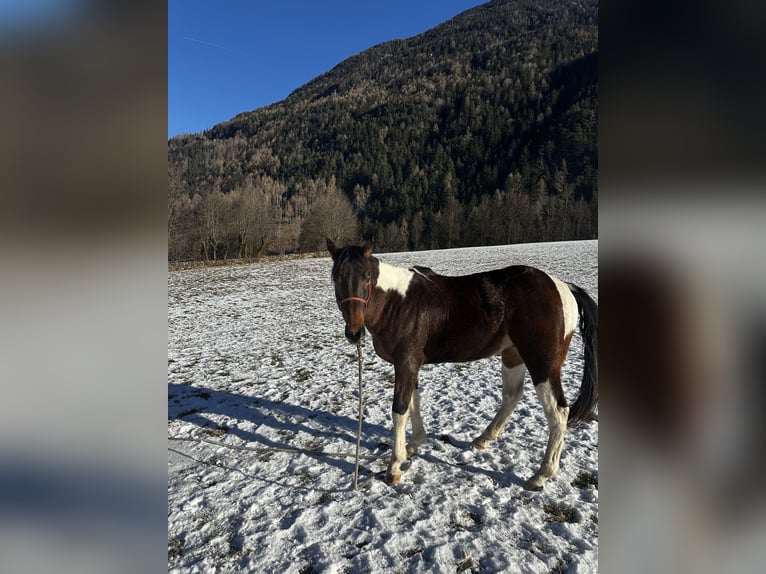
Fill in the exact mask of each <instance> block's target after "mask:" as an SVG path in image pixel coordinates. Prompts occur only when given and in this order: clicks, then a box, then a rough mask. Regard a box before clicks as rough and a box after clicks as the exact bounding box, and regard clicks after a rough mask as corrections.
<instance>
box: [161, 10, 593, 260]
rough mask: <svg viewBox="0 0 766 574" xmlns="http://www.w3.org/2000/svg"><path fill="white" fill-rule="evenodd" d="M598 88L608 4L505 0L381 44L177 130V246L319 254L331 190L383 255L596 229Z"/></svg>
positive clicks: (173, 238) (172, 226)
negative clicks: (235, 111) (249, 208)
mask: <svg viewBox="0 0 766 574" xmlns="http://www.w3.org/2000/svg"><path fill="white" fill-rule="evenodd" d="M597 88H598V3H597V1H596V0H575V1H566V0H534V1H532V0H493V1H492V2H489V3H487V4H484V5H481V6H478V7H476V8H473V9H471V10H468V11H466V12H463V13H462V14H459V15H458V16H456V17H455V18H453V19H451V20H449V21H447V22H445V23H443V24H441V25H439V26H437V27H435V28H433V29H431V30H428V31H427V32H425V33H423V34H420V35H418V36H415V37H412V38H408V39H405V40H395V41H392V42H386V43H383V44H380V45H377V46H374V47H372V48H370V49H369V50H365V51H364V52H361V53H359V54H357V55H355V56H353V57H351V58H348V59H347V60H344V61H343V62H341V63H340V64H338V65H337V66H336V67H335V68H333V69H332V70H330V71H329V72H327V73H325V74H323V75H321V76H319V77H317V78H315V79H314V80H312V81H310V82H309V83H307V84H306V85H304V86H302V87H301V88H299V89H297V90H295V91H294V92H293V93H292V94H290V95H289V96H288V97H287V98H286V99H284V100H283V101H281V102H278V103H275V104H272V105H270V106H266V107H264V108H260V109H256V110H254V111H251V112H245V113H241V114H239V115H237V116H235V117H234V118H232V119H230V120H228V121H226V122H223V123H221V124H218V125H216V126H214V127H213V128H212V129H210V130H207V131H205V132H203V133H201V134H193V135H182V136H178V137H175V138H172V139H171V140H169V142H168V159H169V165H168V169H169V177H170V181H169V185H170V188H169V201H170V213H169V241H170V256H171V257H174V258H195V257H206V258H214V257H221V256H226V255H227V254H228V255H233V254H234V252H235V251H236V252H238V254H239V255H243V254H244V255H247V254H248V249H250V251H251V252H252V251H253V247H255V248H258V247H260V250H261V251H264V250H265V251H281V252H284V251H298V250H301V249H306V250H313V249H316V248H317V247H318V245H319V243H318V240H319V237H318V235H321V231H324V232H325V233H328V232H332V230H333V229H336V227H332V226H330V227H328V224H327V223H326V221H325V219H326V218H327V217H328V216H327V215H324V216H321V217H320V216H319V215H317V214H318V213H320V212H321V213H326V212H327V211H328V210H327V209H324V210H323V209H322V207H323V206H325V207H326V205H325V204H328V202H329V201H330V200H329V199H328V198H332V202H335V203H332V202H330V204H332V205H339V204H338V202H340V203H341V204H342V203H344V202H345V203H348V204H350V207H351V209H350V210H346V211H348V212H349V213H351V214H352V216H353V218H355V221H354V222H353V223H354V224H355V225H358V233H357V236H358V235H359V234H363V235H374V236H375V238H376V241H377V243H378V246H379V247H380V248H382V249H421V248H439V247H455V246H461V245H476V244H488V243H510V242H520V241H539V240H554V239H581V238H592V237H595V235H596V232H597V231H596V226H597V224H596V204H597V193H598V192H597V174H598V156H597V119H598V89H597ZM248 197H249V198H250V202H251V203H252V202H254V203H256V204H258V205H259V206H260V207H259V208H258V209H255V212H254V213H253V214H251V217H250V218H249V219H250V220H251V221H250V223H245V222H243V221H240V222H239V223H238V224H237V223H236V222H233V219H235V218H239V219H242V218H243V217H244V216H243V213H242V212H243V211H246V210H245V209H244V208H243V205H245V203H247V201H246V198H248ZM341 211H343V210H341ZM346 211H343V212H344V213H346ZM211 212H215V213H218V215H217V218H218V221H217V222H216V223H215V224H214V225H211V224H210V218H211V215H210V213H211ZM335 212H339V211H338V209H335ZM253 220H258V221H257V222H254V221H253ZM206 221H207V223H206ZM317 226H318V230H319V231H317V230H316V229H315V227H317ZM211 227H212V228H215V229H213V231H214V235H215V236H216V237H215V238H212V239H211V229H210V228H211ZM352 227H353V226H352ZM309 229H312V230H314V235H311V234H310V233H309ZM338 229H340V228H338ZM345 229H347V228H345ZM243 231H245V233H244V237H243ZM317 234H318V235H317ZM347 235H354V234H353V233H347ZM243 246H244V250H243Z"/></svg>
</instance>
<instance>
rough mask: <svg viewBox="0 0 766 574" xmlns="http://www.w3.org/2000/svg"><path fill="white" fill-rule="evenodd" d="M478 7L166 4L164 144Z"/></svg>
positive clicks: (416, 0)
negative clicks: (366, 52)
mask: <svg viewBox="0 0 766 574" xmlns="http://www.w3.org/2000/svg"><path fill="white" fill-rule="evenodd" d="M485 1H486V0H377V1H370V0H324V1H322V0H278V1H274V0H270V1H259V0H219V1H214V0H168V137H172V136H174V135H177V134H180V133H189V132H199V131H202V130H205V129H208V128H211V127H212V126H214V125H215V124H217V123H219V122H222V121H224V120H227V119H229V118H231V117H232V116H234V115H236V114H238V113H240V112H244V111H249V110H253V109H256V108H259V107H262V106H265V105H268V104H270V103H273V102H276V101H279V100H281V99H283V98H285V97H287V96H288V95H289V94H290V92H292V91H293V90H294V89H296V88H298V87H300V86H302V85H303V84H305V83H306V82H308V81H309V80H311V79H312V78H314V77H316V76H318V75H320V74H322V73H324V72H326V71H328V70H330V69H331V68H333V67H334V66H335V65H336V64H338V63H339V62H341V61H343V60H344V59H346V58H348V57H349V56H352V55H354V54H357V53H359V52H361V51H362V50H365V49H367V48H369V47H371V46H374V45H375V44H379V43H381V42H385V41H388V40H393V39H396V38H408V37H410V36H414V35H416V34H419V33H421V32H424V31H425V30H428V29H429V28H433V27H434V26H436V25H438V24H440V23H441V22H444V21H446V20H449V19H450V18H452V17H453V16H455V15H457V14H459V13H460V12H463V11H464V10H467V9H469V8H472V7H474V6H478V5H479V4H483V3H484V2H485Z"/></svg>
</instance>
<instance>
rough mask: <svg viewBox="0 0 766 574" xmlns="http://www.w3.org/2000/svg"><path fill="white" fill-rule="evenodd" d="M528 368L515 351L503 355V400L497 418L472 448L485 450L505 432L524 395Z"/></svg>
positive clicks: (476, 439) (475, 441)
mask: <svg viewBox="0 0 766 574" xmlns="http://www.w3.org/2000/svg"><path fill="white" fill-rule="evenodd" d="M526 372H527V368H526V366H525V365H524V363H523V362H522V361H521V358H520V357H519V356H518V353H516V352H515V351H514V352H513V353H510V352H506V353H503V400H502V403H501V404H500V409H498V411H497V414H496V415H495V418H493V419H492V422H491V423H489V425H488V426H487V428H486V429H484V432H483V433H481V435H479V436H478V437H477V438H475V439H474V440H473V443H472V446H473V447H474V448H477V449H484V448H486V447H487V443H489V442H491V441H494V440H496V439H497V437H498V436H500V433H501V432H503V429H504V428H505V425H506V423H507V422H508V419H509V418H510V416H511V414H512V413H513V410H514V409H515V408H516V405H517V404H518V403H519V400H521V396H522V395H523V394H524V374H525V373H526Z"/></svg>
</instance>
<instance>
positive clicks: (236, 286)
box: [168, 241, 598, 573]
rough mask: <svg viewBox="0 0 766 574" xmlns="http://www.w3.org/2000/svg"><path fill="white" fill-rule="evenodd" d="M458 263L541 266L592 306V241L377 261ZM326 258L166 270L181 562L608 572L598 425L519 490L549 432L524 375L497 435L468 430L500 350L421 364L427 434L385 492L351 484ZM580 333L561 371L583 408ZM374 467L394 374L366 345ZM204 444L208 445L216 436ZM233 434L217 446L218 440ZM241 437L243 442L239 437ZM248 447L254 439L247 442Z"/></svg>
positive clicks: (172, 503) (349, 435) (344, 375)
mask: <svg viewBox="0 0 766 574" xmlns="http://www.w3.org/2000/svg"><path fill="white" fill-rule="evenodd" d="M379 257H380V258H381V259H382V260H383V261H386V262H387V263H390V264H394V265H401V266H411V265H427V266H429V267H432V268H433V269H434V270H435V271H437V272H439V273H444V274H463V273H470V272H474V271H480V270H486V269H491V268H495V267H503V266H507V265H512V264H528V265H533V266H535V267H539V268H541V269H543V270H545V271H547V272H549V273H551V274H553V275H556V276H557V277H559V278H561V279H563V280H566V281H571V282H574V283H577V284H578V285H580V286H581V287H583V288H585V289H586V290H587V291H588V292H589V293H590V294H591V295H592V296H593V297H594V298H595V299H597V295H598V293H597V242H595V241H581V242H565V243H546V244H529V245H516V246H502V247H482V248H471V249H455V250H445V251H431V252H417V253H399V254H382V255H380V256H379ZM330 268H331V261H330V259H329V257H328V258H323V259H310V260H300V261H283V262H266V263H257V264H252V265H247V266H237V267H224V268H215V269H195V270H188V271H179V272H172V273H170V274H169V278H168V435H169V437H173V438H180V439H194V440H190V441H184V440H170V441H169V442H168V568H169V571H170V572H206V573H207V572H234V571H257V572H262V571H270V572H296V573H299V572H302V573H306V572H384V571H385V572H455V571H466V572H468V571H477V572H478V571H482V572H500V571H507V572H546V573H547V572H550V571H551V570H555V569H560V570H561V571H566V572H595V571H596V569H597V559H598V486H597V473H598V427H597V424H596V423H590V424H588V425H584V426H583V427H581V428H578V429H573V430H570V431H568V432H567V435H566V442H565V446H564V451H563V454H562V458H561V471H560V474H559V476H558V478H556V479H554V480H552V481H549V482H548V484H547V485H546V487H545V491H544V492H542V493H530V492H527V491H525V490H523V489H522V488H521V483H522V482H523V480H525V479H526V478H529V477H530V476H531V475H532V474H533V473H534V472H535V471H536V470H537V468H538V467H539V464H540V461H541V459H542V455H543V452H544V450H545V444H546V440H547V426H546V424H545V418H544V415H543V412H542V408H541V406H540V404H539V401H538V400H537V397H536V395H535V393H534V391H533V390H532V384H531V381H530V380H529V378H528V377H527V381H526V383H525V395H524V398H523V399H522V401H521V403H520V404H519V406H518V408H517V409H516V412H515V413H514V415H513V416H512V418H511V420H510V421H509V423H508V426H507V427H506V430H505V432H504V433H503V435H501V437H500V439H499V440H498V441H497V442H496V443H493V444H492V445H490V447H489V448H487V449H486V450H485V451H481V452H474V451H472V450H470V448H469V443H470V441H471V440H472V439H473V438H474V437H475V436H477V435H478V433H480V432H481V431H482V430H483V429H484V427H485V426H486V425H487V423H488V422H489V421H490V420H491V418H492V417H493V416H494V414H495V412H496V410H497V408H498V406H499V403H500V388H501V380H500V360H499V358H498V357H493V358H491V359H485V360H482V361H477V362H474V363H466V364H445V365H435V366H426V367H424V368H423V369H422V371H421V377H420V388H421V396H422V412H423V418H424V423H425V426H426V431H427V432H428V433H429V434H428V442H427V443H426V445H425V446H424V447H422V448H421V451H420V454H419V455H418V457H416V458H415V459H414V461H413V463H412V465H411V468H410V470H409V471H408V472H407V473H405V475H404V476H403V478H402V482H401V483H400V484H399V485H397V486H396V487H393V488H392V487H389V486H387V485H386V484H385V483H383V482H382V481H381V480H377V479H376V480H373V481H372V482H371V483H370V484H369V485H368V486H367V487H366V488H364V489H363V490H362V491H360V492H355V491H354V490H353V470H354V459H353V456H351V457H348V458H342V457H329V456H325V455H320V454H307V453H296V452H280V451H279V450H275V449H305V450H311V451H316V450H321V451H323V452H336V453H351V454H353V452H354V448H355V442H356V426H357V422H356V410H357V401H358V395H357V392H358V391H357V380H356V375H357V365H356V353H355V348H354V347H353V346H352V345H350V344H349V343H348V342H347V341H346V340H345V338H344V336H343V322H342V319H341V316H340V312H339V311H338V309H337V306H336V304H335V300H334V296H333V289H332V284H331V281H330ZM581 376H582V344H581V340H580V337H579V333H578V334H576V335H575V337H574V338H573V342H572V348H571V350H570V354H569V358H568V360H567V361H566V363H565V364H564V372H563V382H564V388H565V392H566V394H567V397H568V398H569V400H570V402H571V401H573V400H574V398H575V397H576V395H577V392H578V390H579V386H580V379H581ZM364 385H365V386H364V398H365V413H364V429H363V436H362V452H363V453H364V454H366V455H370V454H385V456H384V457H382V458H380V459H379V460H375V461H365V462H364V463H363V468H364V471H363V478H366V477H368V476H370V475H371V474H372V473H377V472H380V471H382V470H384V469H385V460H386V458H387V456H388V454H389V452H390V442H391V415H390V413H391V399H392V393H393V368H392V367H391V366H390V365H388V364H387V363H385V362H384V361H382V360H381V359H379V358H378V357H377V356H375V354H374V351H373V350H372V345H371V342H370V341H369V340H368V341H367V344H366V346H365V361H364ZM200 439H204V440H205V441H210V442H203V441H202V440H200ZM216 442H217V443H220V444H222V445H227V446H220V445H216V444H212V443H216ZM231 447H233V448H231ZM246 449H247V450H246Z"/></svg>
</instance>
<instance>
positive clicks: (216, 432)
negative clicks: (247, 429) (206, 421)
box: [203, 426, 229, 437]
mask: <svg viewBox="0 0 766 574" xmlns="http://www.w3.org/2000/svg"><path fill="white" fill-rule="evenodd" d="M228 431H229V429H227V428H226V427H222V426H217V427H215V428H214V429H205V430H204V431H203V432H204V433H205V434H207V435H210V436H216V437H217V436H223V435H225V434H226V433H227V432H228Z"/></svg>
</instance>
